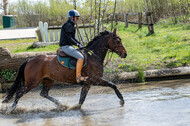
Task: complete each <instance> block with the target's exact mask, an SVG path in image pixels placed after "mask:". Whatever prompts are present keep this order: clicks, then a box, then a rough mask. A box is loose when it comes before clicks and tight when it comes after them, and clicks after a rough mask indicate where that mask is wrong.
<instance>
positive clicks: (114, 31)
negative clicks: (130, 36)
mask: <svg viewBox="0 0 190 126" xmlns="http://www.w3.org/2000/svg"><path fill="white" fill-rule="evenodd" d="M116 32H117V28H116V27H115V28H114V30H113V34H114V35H116Z"/></svg>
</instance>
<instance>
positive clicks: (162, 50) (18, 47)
mask: <svg viewBox="0 0 190 126" xmlns="http://www.w3.org/2000/svg"><path fill="white" fill-rule="evenodd" d="M116 27H117V29H118V31H117V33H118V35H119V36H120V38H121V39H122V42H123V44H124V46H125V47H126V50H127V52H128V56H127V58H126V59H121V58H120V57H119V56H118V55H117V54H114V55H113V59H112V60H113V61H112V62H111V63H110V64H111V65H108V69H110V68H109V67H112V66H114V68H115V69H118V68H119V67H120V68H119V69H121V70H124V71H133V70H139V69H160V68H166V67H167V68H168V67H179V66H189V65H190V25H189V24H173V23H172V22H171V21H170V20H168V19H167V20H162V21H161V22H159V23H157V24H155V25H154V29H155V34H153V35H150V36H147V34H148V28H147V26H143V28H142V29H140V30H138V31H137V32H135V31H136V30H137V29H138V25H134V24H129V27H128V28H125V26H124V23H119V24H118V25H117V26H116ZM109 28H110V25H108V29H109ZM34 41H37V40H36V39H21V40H7V41H0V46H5V47H7V48H8V49H9V50H11V52H12V53H19V52H42V51H43V52H44V51H51V52H55V51H56V50H57V48H58V47H59V46H58V45H51V46H48V47H43V48H37V49H34V48H32V46H31V45H32V43H33V42H34ZM112 70H113V69H112Z"/></svg>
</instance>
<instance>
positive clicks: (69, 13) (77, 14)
mask: <svg viewBox="0 0 190 126" xmlns="http://www.w3.org/2000/svg"><path fill="white" fill-rule="evenodd" d="M67 17H68V18H70V17H80V14H79V12H78V11H77V10H70V11H69V12H68V14H67Z"/></svg>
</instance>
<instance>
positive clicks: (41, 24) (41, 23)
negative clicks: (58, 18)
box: [38, 21, 44, 42]
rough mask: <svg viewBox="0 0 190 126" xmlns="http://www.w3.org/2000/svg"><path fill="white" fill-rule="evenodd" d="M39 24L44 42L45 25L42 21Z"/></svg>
mask: <svg viewBox="0 0 190 126" xmlns="http://www.w3.org/2000/svg"><path fill="white" fill-rule="evenodd" d="M38 25H39V29H40V33H41V37H42V42H44V26H43V22H42V21H40V22H39V24H38Z"/></svg>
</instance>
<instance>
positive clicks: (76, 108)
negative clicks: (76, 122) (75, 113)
mask: <svg viewBox="0 0 190 126" xmlns="http://www.w3.org/2000/svg"><path fill="white" fill-rule="evenodd" d="M81 106H82V105H81V104H76V105H74V106H72V107H70V108H68V109H67V110H78V109H81Z"/></svg>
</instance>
